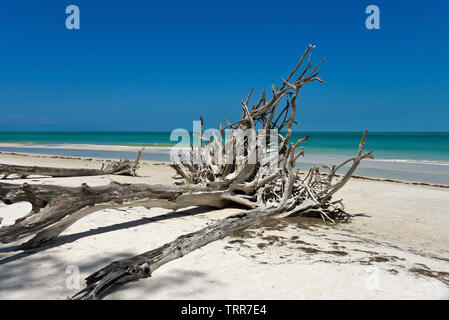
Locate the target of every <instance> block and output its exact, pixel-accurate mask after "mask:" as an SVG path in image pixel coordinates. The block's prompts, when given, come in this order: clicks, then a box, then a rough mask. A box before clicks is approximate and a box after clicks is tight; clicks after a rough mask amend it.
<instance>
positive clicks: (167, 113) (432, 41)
mask: <svg viewBox="0 0 449 320" xmlns="http://www.w3.org/2000/svg"><path fill="white" fill-rule="evenodd" d="M70 4H75V5H78V6H79V8H80V11H81V29H80V30H67V29H66V28H65V19H66V17H67V16H68V15H67V14H66V13H65V8H66V6H68V5H70ZM370 4H375V5H377V6H379V8H380V26H381V29H380V30H367V29H366V27H365V18H366V17H367V14H365V8H366V7H367V6H368V5H370ZM0 38H1V41H0V131H22V130H29V131H58V130H68V131H86V130H133V131H157V130H171V129H173V128H177V127H183V128H186V129H190V128H191V127H192V122H191V121H192V120H194V119H198V118H199V116H200V115H202V116H203V117H204V118H205V120H206V125H207V127H217V126H218V124H219V122H223V118H224V117H226V118H228V119H229V120H232V119H236V118H238V117H239V116H240V100H241V99H242V98H243V97H245V96H246V95H247V93H248V91H249V90H250V89H251V88H252V87H255V90H256V91H255V93H256V94H257V95H259V94H260V93H261V91H262V89H263V88H270V87H271V84H272V83H275V84H278V83H279V82H280V77H281V76H283V77H285V76H286V75H287V74H288V73H289V71H290V69H291V68H292V67H293V66H294V65H295V63H296V62H297V60H298V58H299V57H300V55H301V54H302V52H303V50H304V49H305V48H306V46H307V45H308V44H309V43H314V44H316V45H317V49H316V50H315V53H314V57H315V61H316V62H318V61H319V59H320V58H323V57H327V58H328V60H327V61H326V62H325V64H324V65H323V66H322V68H321V74H322V76H323V78H324V80H325V81H326V82H327V83H326V84H325V85H321V84H319V83H316V84H312V85H310V86H309V87H306V88H305V89H304V91H303V93H302V96H301V98H300V103H299V107H300V111H299V115H298V120H299V121H300V122H301V124H302V125H301V126H300V127H297V128H296V129H297V130H311V131H313V130H346V131H352V130H362V129H365V128H367V129H370V130H372V131H449V1H447V0H440V1H437V0H427V1H424V0H420V1H416V0H413V1H411V0H407V1H400V0H395V1H391V0H388V1H387V0H370V1H357V0H353V1H351V0H346V1H310V0H308V1H302V0H293V1H289V0H288V1H273V0H272V1H263V0H257V1H244V0H239V1H231V0H226V1H213V0H208V1H194V0H189V1H151V0H149V1H143V0H142V1H137V0H134V1H133V0H127V1H122V0H120V1H91V0H88V1H87V0H70V1H62V0H54V1H50V0H40V1H31V0H29V1H23V0H2V1H1V2H0Z"/></svg>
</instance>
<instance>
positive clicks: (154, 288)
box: [0, 153, 449, 299]
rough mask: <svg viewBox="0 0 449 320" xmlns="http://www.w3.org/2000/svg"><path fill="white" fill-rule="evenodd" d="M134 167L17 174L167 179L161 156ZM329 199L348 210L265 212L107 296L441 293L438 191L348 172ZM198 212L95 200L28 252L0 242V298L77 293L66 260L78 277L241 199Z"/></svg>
mask: <svg viewBox="0 0 449 320" xmlns="http://www.w3.org/2000/svg"><path fill="white" fill-rule="evenodd" d="M0 163H11V164H12V163H14V164H24V165H41V166H61V167H92V168H99V167H100V161H99V160H96V159H90V160H87V159H85V158H64V157H58V156H48V155H19V154H8V153H0ZM139 175H140V177H136V178H133V177H122V176H101V177H76V178H58V179H56V178H32V179H27V182H28V183H44V184H61V185H67V186H79V185H80V184H81V183H82V182H86V183H88V184H89V185H91V186H95V185H102V184H107V183H109V182H110V181H111V180H115V181H120V182H130V183H138V182H147V183H164V184H168V183H172V180H171V178H170V176H171V175H172V171H171V169H170V168H169V167H168V166H167V165H166V164H158V163H155V162H149V161H144V163H143V165H142V168H141V169H140V170H139ZM8 182H11V183H22V182H24V181H23V180H9V181H8ZM336 197H341V198H343V199H344V200H345V204H346V208H347V209H348V211H349V212H351V213H354V214H356V215H357V217H356V218H355V219H353V221H352V222H351V223H345V224H338V225H330V224H328V223H322V222H320V221H317V220H316V219H300V218H290V219H271V220H268V221H266V222H264V223H263V224H262V225H260V226H256V227H254V228H252V229H250V230H246V231H243V232H239V233H238V234H236V235H234V236H232V237H227V238H225V239H223V240H220V241H216V242H214V243H211V244H209V245H207V246H205V247H203V248H201V249H199V250H196V251H195V252H193V253H191V254H188V255H187V256H185V257H183V258H181V259H178V260H175V261H172V262H170V263H168V264H167V265H165V266H162V267H161V268H160V269H158V270H157V271H156V272H155V273H154V274H153V277H152V278H149V279H144V280H140V281H138V282H134V283H129V284H126V285H124V286H123V287H121V288H119V289H118V290H115V291H114V292H113V293H111V294H110V295H108V296H107V299H449V232H448V231H449V212H448V211H449V189H447V188H439V187H432V186H419V185H410V184H402V183H392V182H385V181H370V180H364V179H352V180H351V181H350V182H349V183H348V185H347V186H345V188H344V189H343V190H341V191H340V192H339V193H338V194H337V195H336ZM29 206H30V205H29V204H27V203H18V204H14V205H11V206H1V204H0V217H4V220H3V222H2V223H3V224H10V223H13V221H14V219H16V218H17V217H19V216H21V215H23V214H24V213H26V210H29ZM208 210H209V209H207V208H189V209H186V210H182V211H178V212H177V213H172V212H171V211H170V210H165V209H158V208H153V209H145V208H143V207H134V208H129V209H120V210H115V209H114V210H113V209H109V210H103V211H99V212H96V213H94V214H92V215H90V216H88V217H86V218H84V219H82V220H80V221H79V222H77V223H75V224H74V225H72V226H71V227H70V228H68V229H67V230H66V231H65V232H64V233H63V234H61V235H60V236H59V238H57V239H56V240H55V241H54V242H53V243H52V244H50V245H48V246H46V247H43V248H41V249H39V250H33V251H28V252H23V251H14V249H15V248H16V247H17V245H18V244H19V243H21V242H23V241H25V240H26V239H21V241H19V242H18V243H11V244H4V245H1V246H0V299H66V298H67V297H68V296H71V295H73V294H74V293H75V292H76V291H77V290H76V288H67V286H66V280H67V279H68V278H69V277H70V276H72V278H73V274H71V273H66V271H67V267H69V266H77V267H78V268H79V270H80V272H81V274H80V278H81V279H83V278H85V277H86V276H88V275H89V274H91V273H92V272H95V271H96V270H98V269H99V268H101V267H103V266H104V265H106V264H108V263H110V262H112V261H114V260H117V259H120V258H124V257H129V256H132V255H136V254H139V253H142V252H144V251H148V250H150V249H153V248H155V247H157V246H159V245H162V244H164V243H166V242H168V241H171V240H173V239H175V238H176V237H177V236H179V235H181V234H184V233H187V232H191V231H195V230H197V229H199V228H201V227H203V226H205V225H206V224H208V223H211V222H213V221H215V220H217V219H221V218H223V217H226V216H228V215H230V214H233V213H236V212H238V211H240V210H242V209H239V208H230V209H225V210H215V211H208ZM69 270H72V269H70V268H69ZM72 278H70V279H72ZM81 286H82V284H81Z"/></svg>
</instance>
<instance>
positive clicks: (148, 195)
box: [0, 45, 372, 298]
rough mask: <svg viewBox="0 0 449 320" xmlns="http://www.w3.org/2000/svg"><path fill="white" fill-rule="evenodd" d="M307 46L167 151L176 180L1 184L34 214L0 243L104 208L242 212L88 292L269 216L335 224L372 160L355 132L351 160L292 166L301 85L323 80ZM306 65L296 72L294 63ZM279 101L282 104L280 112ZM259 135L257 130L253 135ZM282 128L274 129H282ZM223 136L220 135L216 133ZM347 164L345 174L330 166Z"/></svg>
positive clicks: (131, 263) (91, 283) (298, 151)
mask: <svg viewBox="0 0 449 320" xmlns="http://www.w3.org/2000/svg"><path fill="white" fill-rule="evenodd" d="M313 48H314V46H311V45H310V46H309V47H308V48H307V50H306V51H305V53H304V54H303V55H302V57H301V59H300V61H299V63H298V64H297V65H296V67H295V68H294V69H293V71H292V72H291V73H290V74H289V76H288V77H287V78H286V79H282V80H283V81H282V84H281V86H280V87H279V88H276V87H275V86H274V85H273V87H272V96H271V98H268V97H267V95H266V93H265V91H263V93H262V96H261V98H260V99H259V100H258V101H257V102H256V103H255V104H253V105H252V106H251V107H250V97H251V94H252V92H253V90H251V92H250V94H249V95H248V97H247V98H246V100H244V101H242V116H241V119H240V120H238V121H237V122H235V123H230V122H227V123H228V124H227V125H226V126H224V127H223V126H220V129H219V130H216V131H212V132H211V131H207V130H206V131H204V124H203V119H202V118H201V125H200V129H199V131H198V132H194V134H195V135H196V137H197V138H198V142H197V143H196V144H193V143H192V144H191V148H190V150H189V151H187V152H184V151H182V150H179V152H178V153H177V154H176V155H174V157H173V163H172V168H173V169H174V170H175V171H176V173H177V175H178V176H176V177H175V178H176V179H177V181H178V184H180V185H178V186H156V185H134V184H131V185H122V184H117V183H112V184H110V185H108V186H102V187H88V186H87V185H85V184H83V185H82V186H81V187H80V188H68V187H56V186H44V185H29V184H25V185H22V186H17V185H16V186H12V185H6V184H0V200H3V201H4V202H5V203H7V204H10V203H13V202H17V201H29V202H30V203H31V204H32V205H33V210H32V212H31V213H30V214H28V215H27V216H26V217H24V218H22V219H19V220H18V221H16V223H15V224H14V225H12V226H7V227H3V228H0V242H4V243H6V242H11V241H15V240H17V239H19V238H20V237H24V236H29V235H33V234H36V233H37V235H36V236H35V237H34V238H32V239H31V240H29V241H28V242H26V243H24V244H23V245H22V246H21V249H29V248H35V247H37V246H40V245H42V244H44V243H46V242H48V241H50V240H52V239H54V238H55V237H56V236H57V235H59V234H60V233H61V232H62V231H63V230H65V229H66V228H67V227H68V226H70V225H71V224H73V223H74V222H76V221H77V220H79V219H81V218H83V217H84V216H86V215H88V214H91V213H93V212H95V211H98V210H100V209H103V208H109V207H117V206H135V205H144V206H146V207H163V208H169V209H174V210H176V209H178V208H182V207H187V206H199V205H209V206H211V207H216V208H222V207H224V206H227V205H229V204H230V203H237V204H240V205H243V206H245V207H247V208H249V209H253V210H250V211H247V212H243V213H241V214H238V215H235V216H232V217H229V218H227V219H224V220H222V221H220V222H218V223H216V224H214V225H212V226H209V227H206V228H204V229H201V230H199V231H197V232H194V233H191V234H188V235H184V236H181V237H179V238H178V239H176V240H175V241H174V242H171V243H168V244H166V245H164V246H162V247H160V248H158V249H155V250H152V251H149V252H146V253H144V254H142V255H139V256H136V257H133V258H129V259H125V260H120V261H117V262H114V263H112V264H111V265H109V266H107V267H105V268H103V269H102V270H100V271H99V272H96V273H94V274H93V275H92V276H90V277H89V278H87V283H88V287H87V288H86V290H84V291H83V292H82V294H80V295H79V296H78V297H81V298H97V297H100V296H102V295H104V294H106V293H107V292H108V291H109V290H110V288H112V287H114V286H116V285H118V284H120V283H124V282H126V281H130V280H133V279H137V278H142V277H147V276H149V275H150V274H151V273H152V272H153V271H154V270H155V269H156V268H158V267H159V266H161V265H162V264H164V263H167V262H169V261H171V260H173V259H176V258H178V257H180V256H182V255H184V254H187V253H189V252H191V251H193V250H195V249H197V248H199V247H201V246H203V245H205V244H207V243H209V242H211V241H215V240H217V239H220V238H223V237H225V236H227V235H229V234H231V233H232V232H235V231H237V230H241V229H244V228H247V227H248V226H251V225H253V224H256V223H258V222H261V221H262V220H264V219H266V218H267V217H268V216H271V215H275V214H276V215H279V216H289V215H313V216H318V217H321V218H322V219H324V220H328V221H330V222H334V221H335V220H339V219H348V218H349V217H351V214H349V213H347V212H346V211H345V209H344V207H343V203H342V201H341V200H336V201H335V200H333V199H332V198H333V196H334V195H335V193H336V192H337V191H338V190H339V189H340V188H342V187H343V186H344V185H345V184H346V183H347V181H348V180H349V179H350V177H351V176H352V174H353V173H354V172H355V170H356V168H357V166H358V165H359V163H360V161H361V160H363V159H365V158H372V153H371V152H367V153H363V147H364V144H365V139H366V135H367V131H365V132H364V134H363V135H362V139H361V141H360V144H359V148H358V151H357V153H356V155H355V157H353V158H351V159H348V160H346V161H344V162H343V163H341V164H339V165H332V166H324V169H326V172H325V173H321V172H320V170H319V168H318V167H313V168H312V169H310V170H309V171H308V172H306V173H302V172H300V171H299V170H296V169H295V165H296V163H297V160H298V159H299V157H300V156H302V155H303V154H304V148H302V147H300V145H301V143H303V142H304V141H306V140H308V138H309V136H306V137H304V138H300V139H298V140H297V141H296V142H291V138H292V131H293V125H294V124H295V123H296V122H295V115H296V100H297V98H298V94H299V91H300V89H301V88H302V87H303V86H304V85H306V84H308V83H311V82H315V81H318V82H322V80H321V78H319V77H318V72H317V69H318V67H319V66H320V65H321V63H322V62H321V63H319V64H318V65H317V66H315V67H313V66H312V64H311V55H312V51H313ZM303 63H305V67H304V68H303V69H302V70H301V71H300V66H301V65H303ZM281 102H285V105H284V106H283V107H281V108H279V105H280V103H281ZM257 131H258V133H257ZM281 133H282V134H281ZM224 135H225V136H226V137H225V139H224V140H223V139H222V138H223V136H224ZM345 167H347V171H346V173H344V174H342V175H339V174H338V173H337V172H338V171H339V170H341V169H342V168H345Z"/></svg>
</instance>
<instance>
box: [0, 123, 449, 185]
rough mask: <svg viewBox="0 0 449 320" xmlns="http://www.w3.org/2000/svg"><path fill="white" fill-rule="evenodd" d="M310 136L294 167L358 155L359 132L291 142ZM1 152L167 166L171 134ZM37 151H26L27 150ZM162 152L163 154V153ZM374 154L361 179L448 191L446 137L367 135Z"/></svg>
mask: <svg viewBox="0 0 449 320" xmlns="http://www.w3.org/2000/svg"><path fill="white" fill-rule="evenodd" d="M306 134H310V139H309V140H308V141H306V142H305V143H304V144H303V146H304V147H305V149H306V157H305V158H303V159H301V162H300V164H299V166H302V168H304V169H307V168H309V167H311V166H313V165H321V164H324V163H338V162H340V161H342V160H343V159H344V158H346V157H348V156H351V155H354V154H355V152H356V151H357V148H358V145H359V142H360V138H361V136H362V132H295V133H294V134H293V140H295V139H297V138H300V137H302V136H304V135H306ZM0 143H19V144H23V145H22V146H20V147H9V146H0V151H10V152H33V153H48V154H59V155H70V156H88V157H108V158H124V157H127V158H132V157H134V156H135V152H130V151H106V150H103V151H100V150H80V149H70V148H67V147H66V148H65V149H58V148H57V146H58V145H70V144H77V145H79V144H90V145H122V146H135V147H138V146H152V147H161V148H148V149H147V150H146V152H145V153H144V155H143V159H147V160H157V161H168V160H169V151H167V150H169V148H164V147H170V146H174V145H175V144H177V143H178V141H170V132H0ZM33 144H34V145H39V148H27V145H29V146H31V145H33ZM164 150H165V151H164ZM371 150H373V151H374V156H375V160H374V161H371V160H368V161H364V162H363V164H362V165H361V166H360V168H359V169H358V170H357V173H358V174H360V175H367V176H375V177H384V178H393V179H405V180H414V181H423V182H431V183H441V184H448V185H449V132H369V133H368V136H367V139H366V144H365V151H371Z"/></svg>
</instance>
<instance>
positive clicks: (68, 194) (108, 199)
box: [0, 182, 229, 249]
mask: <svg viewBox="0 0 449 320" xmlns="http://www.w3.org/2000/svg"><path fill="white" fill-rule="evenodd" d="M221 194H222V192H220V191H218V192H217V191H214V190H211V189H210V188H207V187H200V186H164V185H146V184H119V183H116V182H113V183H110V184H109V185H107V186H100V187H89V186H88V185H87V184H83V185H82V186H81V187H80V188H72V187H61V186H47V185H30V184H23V185H10V184H5V183H0V200H2V201H3V202H5V203H6V204H12V203H15V202H20V201H29V202H31V203H32V205H33V210H32V211H31V212H30V213H29V214H28V215H26V216H25V217H23V218H21V219H18V220H17V221H16V223H15V224H13V225H11V226H5V227H2V228H0V242H2V243H9V242H12V241H16V240H18V239H20V238H23V237H26V236H29V235H32V234H35V233H36V232H39V233H38V234H37V235H36V237H34V238H33V239H31V240H29V241H28V242H26V243H25V244H23V245H22V247H21V249H31V248H35V247H38V246H40V245H42V244H43V243H45V242H48V241H49V240H51V239H53V238H54V237H56V236H57V235H59V234H60V233H61V232H62V231H63V230H65V229H66V228H67V227H68V226H70V225H71V224H73V223H74V222H76V221H77V220H79V219H81V218H83V217H84V216H86V215H88V214H90V213H93V212H95V211H98V210H101V209H104V208H105V205H106V206H110V207H113V206H114V205H115V206H116V207H117V206H122V207H123V206H131V205H142V206H145V207H161V208H168V209H175V210H176V209H179V208H184V207H189V206H200V205H208V206H212V207H216V208H221V207H223V206H225V205H226V203H228V202H229V201H227V200H226V199H222V198H221V197H220V196H221ZM47 227H48V228H47ZM46 228H47V229H46Z"/></svg>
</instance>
